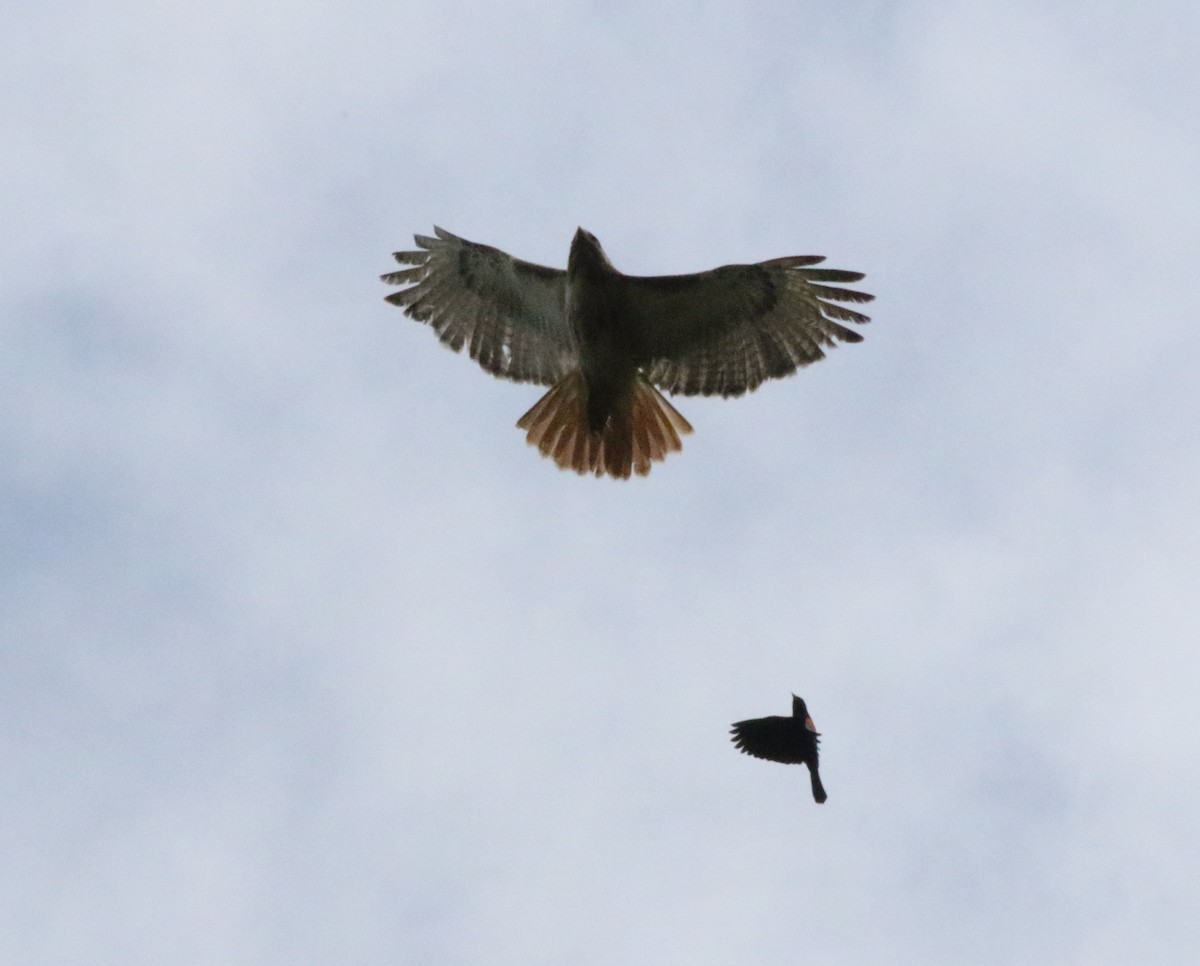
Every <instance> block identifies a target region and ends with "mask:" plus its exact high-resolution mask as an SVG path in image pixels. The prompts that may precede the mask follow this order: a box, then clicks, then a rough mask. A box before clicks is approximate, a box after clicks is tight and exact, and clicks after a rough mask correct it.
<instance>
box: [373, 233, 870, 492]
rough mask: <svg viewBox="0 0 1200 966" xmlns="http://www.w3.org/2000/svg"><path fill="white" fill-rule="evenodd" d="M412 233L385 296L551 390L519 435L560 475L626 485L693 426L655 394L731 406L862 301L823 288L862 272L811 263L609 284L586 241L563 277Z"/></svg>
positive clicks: (805, 355) (788, 367)
mask: <svg viewBox="0 0 1200 966" xmlns="http://www.w3.org/2000/svg"><path fill="white" fill-rule="evenodd" d="M434 232H435V233H436V235H437V237H436V238H430V237H426V236H423V235H417V236H416V242H417V244H418V245H419V246H420V247H421V249H423V250H421V251H413V252H397V253H396V260H397V261H399V262H401V263H402V264H408V265H413V266H415V267H414V268H409V269H404V270H401V271H398V272H391V273H389V274H387V275H384V276H383V280H384V281H385V282H388V283H391V284H394V285H405V284H409V285H410V287H409V288H405V289H403V290H401V291H399V292H394V293H393V294H391V295H389V296H388V297H387V299H388V301H389V302H392V303H393V304H395V305H401V306H404V308H405V312H406V313H407V314H408V315H410V316H412V317H413V318H414V319H417V320H419V321H422V322H428V323H429V324H430V325H432V326H433V328H434V329H435V330H436V331H437V333H438V336H439V338H440V339H441V340H442V341H443V342H444V343H446V344H447V345H448V346H450V347H451V348H452V349H456V350H457V349H461V348H463V347H464V346H465V347H466V348H467V351H468V352H469V353H470V355H471V358H473V359H475V360H476V361H477V362H478V363H479V364H480V365H481V366H482V367H483V368H484V369H486V370H487V371H488V372H490V373H492V374H493V375H496V376H500V377H502V378H505V379H513V380H515V381H517V382H537V383H541V384H542V385H548V386H550V387H551V389H550V391H549V392H548V393H546V395H544V396H543V397H542V398H541V399H540V400H538V402H537V403H536V404H535V405H534V406H533V408H532V409H530V410H529V412H527V413H526V414H525V415H524V416H522V417H521V419H520V420H519V421H518V422H517V425H518V426H519V427H520V428H522V429H525V430H527V434H528V435H527V438H528V440H529V442H530V443H532V444H534V445H536V446H537V447H538V448H539V449H540V450H541V451H542V452H543V453H544V454H546V455H547V456H551V457H552V458H553V459H554V461H555V462H556V463H558V465H559V466H561V467H563V468H564V469H567V468H569V469H574V470H576V471H578V472H580V473H595V474H596V475H597V476H601V475H603V474H605V473H608V474H610V475H612V476H615V477H622V478H624V477H628V476H629V475H630V473H631V472H635V471H636V472H637V473H639V474H645V473H648V472H649V471H650V464H651V463H652V462H653V461H655V460H661V459H663V458H664V457H665V456H666V454H667V453H669V452H673V451H674V450H678V449H680V447H681V445H682V444H681V443H680V440H679V437H680V435H681V434H686V433H689V432H691V426H690V425H689V424H688V422H687V420H686V419H684V418H683V417H682V416H681V415H680V414H679V413H678V412H676V410H675V408H674V407H673V406H672V405H671V404H670V403H669V402H667V400H666V399H664V398H663V396H662V395H661V394H660V393H659V392H658V390H657V389H655V386H658V387H659V388H662V389H665V390H667V391H668V392H678V393H683V394H685V395H697V394H699V395H721V396H740V395H741V394H742V393H744V392H747V391H749V390H752V389H754V388H756V387H757V386H758V385H759V384H760V383H761V382H762V381H763V380H765V379H770V378H775V377H779V376H785V375H789V374H790V373H793V372H795V371H796V369H797V368H798V367H800V366H804V365H808V364H809V363H810V362H815V361H816V360H817V359H821V358H823V357H824V354H825V353H824V351H823V350H824V348H826V347H832V346H833V345H836V344H837V342H838V341H839V340H840V341H843V342H860V341H861V340H862V336H860V335H859V334H858V333H856V332H854V331H852V330H850V329H847V328H846V327H845V326H843V325H841V324H840V323H839V321H837V320H841V321H845V322H853V323H864V322H866V321H868V319H867V317H866V316H865V315H863V314H861V313H859V312H855V311H853V310H851V309H848V308H846V307H845V306H843V305H839V304H837V303H839V302H866V301H869V300H870V299H871V297H872V296H870V295H867V294H866V293H865V292H857V291H854V290H852V289H845V288H835V287H833V286H830V285H826V284H824V283H825V282H856V281H858V280H860V279H861V278H862V277H863V276H862V273H860V272H846V271H841V270H839V269H828V268H813V267H812V266H814V265H816V264H817V263H818V262H821V261H824V259H823V258H822V257H820V256H815V255H803V256H796V257H791V258H777V259H773V260H772V261H768V262H760V263H758V264H755V265H726V266H724V267H722V268H717V269H713V270H712V271H709V272H699V273H697V274H694V275H664V276H650V277H643V276H635V275H623V274H621V273H620V272H618V271H617V270H616V269H615V268H614V267H613V265H612V263H611V262H610V261H609V260H608V258H607V256H605V254H604V250H603V249H602V248H601V247H600V243H599V242H598V241H597V240H596V238H595V236H594V235H592V234H590V233H589V232H586V231H584V230H583V229H582V228H581V229H579V230H578V231H577V232H576V233H575V238H574V241H573V242H572V243H571V254H570V257H569V259H568V261H567V270H566V271H565V272H563V271H561V270H559V269H553V268H546V267H544V266H541V265H534V264H532V263H530V262H525V261H521V260H520V259H517V258H513V257H512V256H511V255H507V254H505V253H504V252H502V251H500V250H499V249H496V248H491V247H489V246H487V245H479V244H476V243H474V242H469V241H466V240H465V239H462V238H459V237H457V236H455V235H452V234H450V233H449V232H447V231H443V230H442V229H440V228H435V229H434Z"/></svg>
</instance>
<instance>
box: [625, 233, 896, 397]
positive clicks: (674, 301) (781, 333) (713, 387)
mask: <svg viewBox="0 0 1200 966" xmlns="http://www.w3.org/2000/svg"><path fill="white" fill-rule="evenodd" d="M824 260H825V259H824V258H823V257H821V256H819V255H798V256H793V257H790V258H776V259H772V260H771V261H768V262H759V263H758V264H756V265H725V266H723V267H721V268H716V269H713V270H712V271H710V272H700V273H698V274H695V275H665V276H659V277H638V276H628V277H627V278H626V282H627V284H628V286H629V288H628V293H629V302H630V305H631V306H632V308H633V310H634V311H635V312H636V313H637V315H638V316H639V317H640V319H641V320H642V324H643V327H644V337H645V342H644V343H643V349H644V352H645V358H646V360H647V361H646V363H645V372H646V377H647V378H648V379H649V380H650V381H651V382H653V383H654V384H655V385H657V386H658V387H659V388H661V389H665V390H667V391H668V392H678V393H684V394H686V395H697V394H699V395H705V396H711V395H721V396H740V395H741V394H742V393H744V392H747V391H749V390H751V389H754V388H755V387H757V386H758V385H759V383H761V382H762V381H763V380H764V379H771V378H775V377H778V376H786V375H790V374H791V373H793V372H795V371H796V369H798V368H799V367H800V366H806V365H808V364H809V363H810V362H816V361H817V360H818V359H821V358H824V355H825V352H824V349H825V348H826V347H832V346H834V345H836V344H837V342H838V341H839V340H840V341H842V342H861V341H862V336H860V335H859V334H858V333H857V332H854V331H852V330H851V329H848V328H846V327H845V326H844V325H841V324H840V323H841V322H853V323H856V324H862V323H864V322H867V321H869V319H868V317H867V316H865V315H863V314H862V313H861V312H855V311H853V310H852V309H848V308H846V307H845V306H843V305H839V304H837V303H839V302H869V301H870V300H871V299H872V298H874V296H871V295H868V294H867V293H866V292H856V291H854V290H853V289H846V288H836V287H834V286H831V285H827V284H825V283H826V282H857V281H859V280H860V279H861V278H862V277H863V275H862V273H861V272H846V271H842V270H841V269H836V268H813V267H812V266H814V265H816V264H817V263H819V262H823V261H824Z"/></svg>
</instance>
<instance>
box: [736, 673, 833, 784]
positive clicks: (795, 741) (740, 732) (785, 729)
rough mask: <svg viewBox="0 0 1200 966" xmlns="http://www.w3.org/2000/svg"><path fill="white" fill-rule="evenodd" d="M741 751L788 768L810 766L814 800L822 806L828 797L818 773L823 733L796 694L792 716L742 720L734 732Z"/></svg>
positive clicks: (793, 699) (774, 715)
mask: <svg viewBox="0 0 1200 966" xmlns="http://www.w3.org/2000/svg"><path fill="white" fill-rule="evenodd" d="M730 733H731V734H732V735H733V743H734V744H735V745H737V746H738V750H740V751H741V752H742V753H744V754H747V755H753V756H754V757H755V758H765V759H766V760H767V761H781V762H783V763H784V764H785V765H808V772H809V777H810V778H812V793H813V799H814V800H815V801H816V803H817V804H818V805H820V804H822V803H823V802H824V801H825V799H826V798H827V797H828V796H827V795H826V794H825V786H824V785H822V784H821V774H820V772H819V771H818V770H817V766H818V764H819V761H820V757H821V756H820V753H819V752H818V751H817V744H818V742H819V739H820V737H821V733H820V732H819V731H817V726H816V725H814V724H813V719H812V718H810V717H809V715H808V708H807V707H806V706H805V704H804V699H803V698H798V697H796V696H795V695H794V694H793V695H792V716H791V717H790V718H784V717H782V716H781V715H777V714H773V715H771V716H770V717H767V718H751V719H750V720H749V721H739V722H738V723H737V724H735V725H734V726H733V728H732V729H731V730H730Z"/></svg>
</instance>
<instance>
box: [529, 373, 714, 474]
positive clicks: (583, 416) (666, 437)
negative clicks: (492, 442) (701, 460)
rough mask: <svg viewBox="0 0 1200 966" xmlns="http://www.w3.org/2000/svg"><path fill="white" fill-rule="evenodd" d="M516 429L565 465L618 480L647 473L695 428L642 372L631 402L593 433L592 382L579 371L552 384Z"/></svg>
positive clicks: (532, 443)
mask: <svg viewBox="0 0 1200 966" xmlns="http://www.w3.org/2000/svg"><path fill="white" fill-rule="evenodd" d="M517 428H518V429H524V430H526V431H527V432H526V436H525V438H526V440H527V441H528V442H529V444H530V445H531V446H536V447H537V448H538V449H539V450H541V451H542V455H543V456H549V457H550V458H551V459H553V460H554V462H555V463H557V464H558V465H559V467H560V468H562V469H564V470H574V471H575V472H576V473H581V474H583V473H595V474H596V476H603V475H604V474H605V473H607V474H609V475H610V476H614V477H617V478H618V479H628V478H629V474H630V473H637V474H638V475H639V476H645V475H646V474H647V473H649V472H650V464H651V463H653V462H654V461H655V460H662V459H666V456H667V454H668V453H674V452H675V451H676V450H680V449H682V448H683V443H681V442H680V440H679V437H680V436H681V435H686V434H687V433H690V432H691V431H692V427H691V424H690V423H689V422H688V421H687V420H686V419H684V418H683V417H682V416H681V415H679V413H678V411H676V409H675V407H674V406H672V405H671V404H670V403H669V402H667V400H666V399H665V398H663V396H662V394H661V393H660V392H659V391H658V390H657V389H655V388H654V387H653V386H652V385H650V383H649V382H647V381H646V379H645V377H643V376H642V375H641V374H638V375H637V376H636V377H635V379H634V384H633V393H632V396H631V398H630V400H629V403H628V405H627V406H619V407H618V408H617V409H616V410H614V411H613V412H612V413H611V414H610V415H609V417H608V421H607V422H606V423H605V424H604V429H602V430H600V431H599V432H595V433H593V432H591V431H590V430H589V429H588V417H587V383H585V382H584V379H583V373H582V372H581V371H579V370H578V369H576V370H575V371H574V372H570V373H568V374H567V375H565V376H563V377H562V378H561V379H559V380H558V382H556V383H555V384H554V385H553V386H551V387H550V391H549V392H547V393H546V395H544V396H542V398H541V399H539V400H538V401H537V402H536V403H534V405H533V408H532V409H530V410H529V412H527V413H526V414H525V415H524V416H522V417H521V418H520V419H519V420H517Z"/></svg>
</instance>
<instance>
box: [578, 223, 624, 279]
mask: <svg viewBox="0 0 1200 966" xmlns="http://www.w3.org/2000/svg"><path fill="white" fill-rule="evenodd" d="M604 271H608V272H615V271H616V269H615V268H613V263H612V262H610V261H609V260H608V256H607V255H605V254H604V249H603V248H601V247H600V240H599V239H598V238H597V237H596V236H595V235H593V234H592V233H591V232H590V231H585V230H584V229H582V228H579V229H577V230H576V231H575V237H574V239H572V241H571V254H570V256H569V257H568V258H567V274H568V275H578V274H580V273H589V274H590V273H594V272H604Z"/></svg>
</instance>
